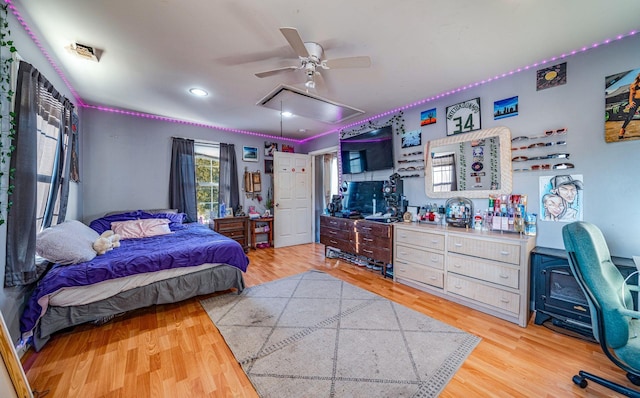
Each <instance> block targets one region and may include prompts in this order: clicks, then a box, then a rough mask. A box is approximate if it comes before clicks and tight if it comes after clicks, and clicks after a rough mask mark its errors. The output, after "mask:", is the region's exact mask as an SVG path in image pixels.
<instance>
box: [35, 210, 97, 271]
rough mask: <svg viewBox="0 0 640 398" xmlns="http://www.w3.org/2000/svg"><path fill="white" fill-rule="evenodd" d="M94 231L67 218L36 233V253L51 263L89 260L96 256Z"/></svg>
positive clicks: (64, 263)
mask: <svg viewBox="0 0 640 398" xmlns="http://www.w3.org/2000/svg"><path fill="white" fill-rule="evenodd" d="M98 237H99V235H98V233H97V232H96V231H94V230H93V229H91V228H89V227H88V226H86V225H84V224H83V223H81V222H80V221H76V220H69V221H65V222H63V223H62V224H58V225H54V226H53V227H49V228H47V229H45V230H44V231H42V232H40V233H39V234H38V235H36V253H37V254H38V255H39V256H40V257H42V258H44V259H46V260H47V261H51V262H52V263H59V264H63V265H68V264H77V263H82V262H85V261H91V260H93V258H94V257H95V256H96V252H95V250H93V242H95V240H96V239H98Z"/></svg>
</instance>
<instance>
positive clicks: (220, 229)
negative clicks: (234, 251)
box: [213, 216, 249, 253]
mask: <svg viewBox="0 0 640 398" xmlns="http://www.w3.org/2000/svg"><path fill="white" fill-rule="evenodd" d="M213 230H214V231H216V232H217V233H219V234H221V235H224V236H228V237H229V238H231V239H233V240H235V241H237V242H238V243H240V245H241V246H242V248H243V249H244V252H245V253H247V252H248V251H249V217H246V216H245V217H224V218H216V219H214V220H213Z"/></svg>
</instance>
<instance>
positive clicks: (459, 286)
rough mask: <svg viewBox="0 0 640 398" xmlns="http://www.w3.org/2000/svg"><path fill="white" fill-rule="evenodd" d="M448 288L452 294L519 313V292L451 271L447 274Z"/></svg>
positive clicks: (515, 313)
mask: <svg viewBox="0 0 640 398" xmlns="http://www.w3.org/2000/svg"><path fill="white" fill-rule="evenodd" d="M447 290H448V292H449V293H451V294H455V295H458V296H462V297H466V298H469V299H472V300H475V301H478V302H480V303H484V304H487V305H490V306H492V307H496V308H499V309H501V310H504V311H508V312H510V313H512V314H514V315H519V309H520V295H519V294H517V293H511V292H508V291H505V290H502V289H499V288H496V287H491V286H487V285H484V284H482V283H479V282H475V281H472V280H469V279H465V278H462V277H458V276H457V275H455V274H451V273H449V274H447Z"/></svg>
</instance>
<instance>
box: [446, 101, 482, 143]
mask: <svg viewBox="0 0 640 398" xmlns="http://www.w3.org/2000/svg"><path fill="white" fill-rule="evenodd" d="M446 117H447V135H454V134H460V133H468V132H470V131H474V130H480V98H474V99H470V100H467V101H463V102H460V103H457V104H454V105H451V106H448V107H447V113H446Z"/></svg>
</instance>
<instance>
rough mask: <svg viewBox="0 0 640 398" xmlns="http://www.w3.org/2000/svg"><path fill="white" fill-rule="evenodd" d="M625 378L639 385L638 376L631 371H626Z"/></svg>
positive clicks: (639, 379) (639, 377)
mask: <svg viewBox="0 0 640 398" xmlns="http://www.w3.org/2000/svg"><path fill="white" fill-rule="evenodd" d="M627 379H629V381H630V382H632V383H633V384H634V385H636V386H640V376H639V375H637V374H633V373H627Z"/></svg>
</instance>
